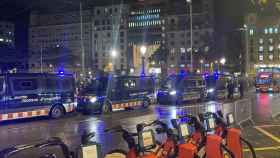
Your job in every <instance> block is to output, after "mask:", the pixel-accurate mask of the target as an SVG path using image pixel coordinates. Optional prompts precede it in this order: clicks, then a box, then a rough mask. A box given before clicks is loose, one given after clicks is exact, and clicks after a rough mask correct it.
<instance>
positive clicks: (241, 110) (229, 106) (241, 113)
mask: <svg viewBox="0 0 280 158" xmlns="http://www.w3.org/2000/svg"><path fill="white" fill-rule="evenodd" d="M222 112H223V114H224V116H227V115H228V114H229V113H232V114H233V115H234V117H235V122H236V124H237V125H239V126H241V124H242V123H244V122H247V121H251V122H253V120H252V116H253V114H252V102H251V100H250V99H242V100H237V101H235V102H233V103H224V104H223V108H222Z"/></svg>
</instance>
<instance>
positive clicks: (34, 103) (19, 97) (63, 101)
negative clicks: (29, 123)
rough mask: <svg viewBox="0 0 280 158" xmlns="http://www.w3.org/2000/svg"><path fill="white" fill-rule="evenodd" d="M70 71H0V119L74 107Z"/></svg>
mask: <svg viewBox="0 0 280 158" xmlns="http://www.w3.org/2000/svg"><path fill="white" fill-rule="evenodd" d="M74 93H75V82H74V77H73V76H72V75H67V74H46V73H11V74H2V75H0V105H1V106H0V121H7V120H15V119H23V118H31V117H38V116H50V117H52V118H60V117H62V116H63V115H65V114H66V113H69V112H72V111H74V109H75V107H76V104H77V103H76V100H75V94H74Z"/></svg>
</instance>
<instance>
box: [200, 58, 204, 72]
mask: <svg viewBox="0 0 280 158" xmlns="http://www.w3.org/2000/svg"><path fill="white" fill-rule="evenodd" d="M199 62H200V72H201V73H202V72H203V63H204V61H203V60H202V59H201V60H200V61H199Z"/></svg>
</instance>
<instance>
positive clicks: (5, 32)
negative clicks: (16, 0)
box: [0, 21, 15, 47]
mask: <svg viewBox="0 0 280 158" xmlns="http://www.w3.org/2000/svg"><path fill="white" fill-rule="evenodd" d="M14 33H15V26H14V24H13V23H10V22H3V21H2V22H1V21H0V45H7V46H11V47H14V46H15V35H14Z"/></svg>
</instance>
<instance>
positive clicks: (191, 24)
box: [186, 0, 193, 72]
mask: <svg viewBox="0 0 280 158" xmlns="http://www.w3.org/2000/svg"><path fill="white" fill-rule="evenodd" d="M186 2H187V4H189V7H190V38H191V39H190V46H191V50H190V55H191V67H190V70H191V72H193V15H192V14H193V13H192V0H186Z"/></svg>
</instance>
